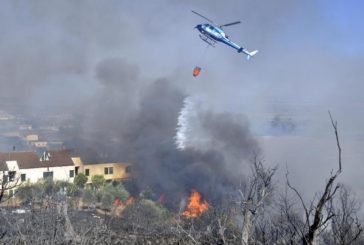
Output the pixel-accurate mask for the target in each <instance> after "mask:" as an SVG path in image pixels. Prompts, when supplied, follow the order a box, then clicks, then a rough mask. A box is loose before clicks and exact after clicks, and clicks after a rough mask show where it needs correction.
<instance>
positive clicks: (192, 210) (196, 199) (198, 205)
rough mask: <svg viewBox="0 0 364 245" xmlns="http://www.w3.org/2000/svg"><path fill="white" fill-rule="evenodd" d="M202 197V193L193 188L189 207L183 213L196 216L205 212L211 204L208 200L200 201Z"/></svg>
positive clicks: (191, 216)
mask: <svg viewBox="0 0 364 245" xmlns="http://www.w3.org/2000/svg"><path fill="white" fill-rule="evenodd" d="M200 199H201V195H200V193H198V192H197V191H196V190H192V192H191V195H190V197H189V199H188V205H187V208H186V210H185V211H184V212H183V213H182V215H183V216H185V217H188V218H196V217H198V216H200V215H201V214H202V213H203V212H205V211H206V210H207V209H208V208H209V204H208V203H207V202H206V201H200Z"/></svg>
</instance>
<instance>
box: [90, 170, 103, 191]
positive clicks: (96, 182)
mask: <svg viewBox="0 0 364 245" xmlns="http://www.w3.org/2000/svg"><path fill="white" fill-rule="evenodd" d="M91 182H92V186H93V187H94V188H95V189H96V190H98V189H100V187H102V186H103V185H104V184H105V178H104V176H103V175H101V174H96V175H94V176H92V178H91Z"/></svg>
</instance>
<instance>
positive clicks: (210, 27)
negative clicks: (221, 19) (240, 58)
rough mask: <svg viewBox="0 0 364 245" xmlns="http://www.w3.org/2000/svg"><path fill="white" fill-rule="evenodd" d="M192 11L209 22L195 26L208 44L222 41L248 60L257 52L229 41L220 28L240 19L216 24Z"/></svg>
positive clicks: (213, 45)
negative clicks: (244, 55)
mask: <svg viewBox="0 0 364 245" xmlns="http://www.w3.org/2000/svg"><path fill="white" fill-rule="evenodd" d="M192 13H194V14H196V15H198V16H200V17H202V18H204V19H205V20H207V21H208V22H210V23H206V24H199V25H197V26H196V27H195V28H196V29H197V30H198V31H199V32H200V33H201V34H200V35H199V36H200V38H201V39H202V40H203V41H204V42H206V43H207V44H209V45H210V46H212V47H215V44H216V42H221V43H224V44H226V45H228V46H230V47H232V48H234V49H236V50H237V51H238V53H244V54H246V58H247V60H249V59H250V58H251V57H253V56H254V55H256V54H257V53H258V50H254V51H252V52H249V51H247V50H246V49H244V48H243V47H241V46H239V45H237V44H236V43H234V42H232V41H230V39H229V37H228V36H227V35H226V34H225V32H224V30H223V29H222V27H225V26H232V25H236V24H240V23H241V21H235V22H231V23H228V24H224V25H218V24H216V23H215V22H213V21H212V20H210V19H208V18H206V17H205V16H203V15H202V14H199V13H197V12H196V11H193V10H192Z"/></svg>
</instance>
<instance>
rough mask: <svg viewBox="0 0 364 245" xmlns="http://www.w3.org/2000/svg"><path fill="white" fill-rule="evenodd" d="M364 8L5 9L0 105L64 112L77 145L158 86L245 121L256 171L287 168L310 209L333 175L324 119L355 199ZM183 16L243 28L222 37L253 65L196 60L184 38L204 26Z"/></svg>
mask: <svg viewBox="0 0 364 245" xmlns="http://www.w3.org/2000/svg"><path fill="white" fill-rule="evenodd" d="M363 7H364V3H363V2H362V1H359V0H348V1H339V0H334V1H330V0H318V1H313V0H308V1H290V0H276V1H263V0H231V1H217V0H213V1H211V0H197V1H196V0H194V1H192V0H185V1H177V0H169V1H168V0H155V1H143V2H141V1H138V2H137V1H131V0H107V1H96V0H95V1H71V0H66V1H45V0H40V1H20V0H4V1H1V3H0V30H1V37H2V38H1V41H0V85H1V90H0V98H1V99H2V100H6V101H9V100H10V101H12V102H13V103H17V104H22V105H24V107H25V108H26V112H28V113H29V112H32V111H34V110H39V108H40V107H45V108H46V109H47V110H48V111H53V112H55V113H59V111H62V112H63V111H66V112H70V113H72V114H74V115H77V116H75V117H77V118H78V119H79V118H82V119H81V121H80V125H81V126H80V127H81V128H82V130H83V133H84V134H85V135H87V134H91V133H90V132H94V131H97V130H96V129H97V128H99V127H105V125H109V122H110V121H113V123H110V127H109V128H114V127H115V128H117V127H118V126H120V125H119V124H118V122H119V121H123V120H126V119H125V118H127V116H125V117H123V115H129V114H130V113H131V112H132V111H135V110H137V108H138V107H139V105H138V101H139V99H140V98H141V97H142V96H143V94H145V90H146V88H148V86H150V85H151V84H153V83H154V82H155V81H156V80H158V79H166V80H168V81H169V83H171V84H173V86H175V87H176V88H178V89H179V90H180V91H181V93H183V94H185V95H186V96H189V97H191V98H194V99H195V100H196V101H198V103H199V104H201V107H203V108H205V109H206V110H210V111H213V112H214V113H217V114H218V115H225V114H224V113H230V114H234V115H238V116H241V117H243V118H244V120H243V121H244V123H247V127H248V128H249V130H250V131H251V133H252V135H254V136H255V137H256V139H257V141H258V142H259V144H260V148H261V149H262V154H263V156H264V159H265V161H266V163H267V164H268V165H272V166H273V165H277V164H278V165H279V173H278V176H279V181H281V182H282V181H283V180H282V178H283V176H284V172H285V169H286V166H287V167H288V168H289V170H290V173H291V176H292V178H293V179H294V184H296V185H297V186H300V188H302V190H303V191H304V192H305V193H306V194H307V196H308V197H309V196H310V195H311V196H312V193H314V192H317V191H320V186H322V184H323V182H324V181H325V180H326V179H327V177H328V175H329V173H330V171H331V170H332V169H335V168H336V165H337V161H336V160H337V151H336V148H335V147H336V145H335V143H336V142H335V138H334V134H333V130H332V128H331V126H330V120H329V116H328V113H327V112H328V110H330V111H331V113H332V115H333V117H334V118H335V119H336V120H337V121H338V125H339V134H340V139H341V144H342V148H343V160H344V163H343V170H344V172H343V174H342V176H341V179H340V181H342V182H343V183H345V184H347V185H349V186H350V187H351V188H352V189H354V190H355V191H356V192H357V193H358V195H359V196H364V192H363V190H364V182H363V181H362V180H361V179H362V176H361V173H363V171H364V166H363V165H362V164H361V163H362V162H363V160H364V152H363V151H362V148H363V143H364V133H363V132H364V131H363V125H364V114H363V113H362V109H363V108H364V96H363V95H362V91H363V90H364V83H363V77H364V70H363V67H364V29H363V28H362V20H363V17H364V12H363V11H362V10H363ZM191 10H195V11H198V12H200V13H201V14H203V15H205V16H207V17H208V18H210V19H213V20H214V21H215V22H218V23H222V24H223V23H228V22H231V21H236V20H241V21H242V23H241V24H240V25H236V26H231V27H226V28H225V31H226V32H227V33H228V35H229V36H230V38H231V40H232V41H234V42H236V43H237V44H239V45H242V46H243V47H245V48H246V49H248V50H255V49H258V50H259V53H258V54H257V55H256V57H254V58H253V59H252V60H250V61H246V60H245V57H244V56H243V55H241V54H238V53H236V51H235V50H233V49H231V48H229V47H226V46H224V45H222V44H217V45H216V47H215V48H208V49H206V44H205V43H204V42H203V41H201V40H200V39H199V37H198V33H197V30H195V29H194V28H193V27H194V26H196V25H197V24H200V23H204V20H203V19H201V18H200V17H198V16H196V15H194V14H193V13H192V12H191ZM195 66H200V67H201V68H202V71H201V75H200V76H199V77H197V78H194V77H192V69H193V68H194V67H195ZM147 90H148V89H147ZM162 94H163V93H162ZM100 111H102V112H100ZM115 114H117V115H118V117H117V120H114V119H115V118H113V117H111V116H110V115H115ZM100 115H102V116H101V117H102V118H103V119H105V120H101V119H100ZM130 115H131V114H130ZM274 118H280V119H281V120H282V123H281V124H279V125H281V126H279V127H278V129H277V128H274V127H272V124H271V121H272V120H273V119H274ZM108 119H110V120H108ZM191 120H192V119H191ZM287 121H288V122H289V123H291V124H293V125H294V128H293V129H290V130H287V129H286V128H285V126H284V125H286V124H285V123H287ZM120 124H121V125H123V124H122V122H120ZM191 125H193V124H191ZM282 125H283V126H282ZM199 129H200V127H196V128H195V129H194V130H193V129H192V130H191V132H190V134H191V137H192V135H196V134H198V132H197V130H199ZM110 134H111V135H112V134H113V132H110ZM95 135H97V134H95ZM85 137H87V136H85ZM95 137H96V136H95ZM201 137H202V136H201ZM308 180H309V181H308ZM363 199H364V198H363Z"/></svg>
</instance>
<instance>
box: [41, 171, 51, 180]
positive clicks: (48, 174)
mask: <svg viewBox="0 0 364 245" xmlns="http://www.w3.org/2000/svg"><path fill="white" fill-rule="evenodd" d="M43 178H44V179H47V178H51V179H53V172H43Z"/></svg>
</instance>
